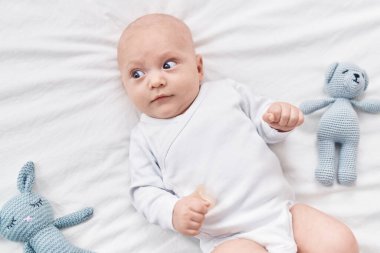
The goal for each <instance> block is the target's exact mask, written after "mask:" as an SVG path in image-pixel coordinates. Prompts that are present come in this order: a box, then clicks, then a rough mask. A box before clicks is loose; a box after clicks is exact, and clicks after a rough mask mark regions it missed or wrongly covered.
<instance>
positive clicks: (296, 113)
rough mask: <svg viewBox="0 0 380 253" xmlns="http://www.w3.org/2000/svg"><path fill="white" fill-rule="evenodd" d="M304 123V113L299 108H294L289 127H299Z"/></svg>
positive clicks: (292, 108)
mask: <svg viewBox="0 0 380 253" xmlns="http://www.w3.org/2000/svg"><path fill="white" fill-rule="evenodd" d="M303 121H304V117H303V113H302V112H301V111H300V110H299V109H298V108H297V107H294V106H292V107H291V112H290V118H289V121H288V125H287V126H288V127H292V128H294V127H297V126H299V125H301V124H302V123H303Z"/></svg>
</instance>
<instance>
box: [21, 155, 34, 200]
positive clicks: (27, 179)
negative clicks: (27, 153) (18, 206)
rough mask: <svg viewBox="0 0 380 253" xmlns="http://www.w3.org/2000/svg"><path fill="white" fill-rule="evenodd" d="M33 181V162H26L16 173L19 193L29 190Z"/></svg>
mask: <svg viewBox="0 0 380 253" xmlns="http://www.w3.org/2000/svg"><path fill="white" fill-rule="evenodd" d="M33 183H34V164H33V162H27V163H26V164H25V165H24V166H23V167H22V168H21V171H20V173H19V175H18V179H17V187H18V190H19V191H20V192H21V193H24V192H31V191H32V187H33Z"/></svg>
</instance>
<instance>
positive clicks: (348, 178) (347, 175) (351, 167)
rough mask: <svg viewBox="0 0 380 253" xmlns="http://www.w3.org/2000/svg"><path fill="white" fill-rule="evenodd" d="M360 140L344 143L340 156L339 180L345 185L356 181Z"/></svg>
mask: <svg viewBox="0 0 380 253" xmlns="http://www.w3.org/2000/svg"><path fill="white" fill-rule="evenodd" d="M357 150H358V142H348V143H344V144H342V148H341V150H340V156H339V168H338V182H339V183H340V184H343V185H352V184H353V183H355V181H356V177H357V173H356V155H357Z"/></svg>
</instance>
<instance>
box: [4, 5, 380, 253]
mask: <svg viewBox="0 0 380 253" xmlns="http://www.w3.org/2000/svg"><path fill="white" fill-rule="evenodd" d="M152 12H163V13H168V14H172V15H175V16H177V17H179V18H181V19H183V20H184V21H185V22H186V23H187V24H188V25H189V26H190V28H191V30H192V31H193V35H194V41H195V44H196V50H197V51H198V53H201V54H202V55H203V57H204V64H205V71H206V79H207V80H216V79H219V78H226V77H228V78H232V79H235V80H237V81H239V82H242V83H245V84H247V85H248V86H249V87H250V88H251V89H252V90H253V91H254V92H255V93H257V94H260V95H264V96H268V97H272V98H274V99H278V100H284V101H289V102H291V103H294V104H300V103H301V102H302V101H305V100H307V99H313V98H323V97H326V96H327V95H326V94H325V93H324V92H323V84H324V75H325V71H326V69H327V67H328V66H329V65H330V64H331V63H333V62H335V61H349V62H353V63H356V64H358V65H359V66H361V67H362V68H364V69H365V70H366V71H367V73H368V75H369V79H370V83H369V88H368V90H367V91H366V94H365V95H364V96H363V98H364V99H366V98H380V62H379V55H380V46H379V41H380V15H379V13H380V2H379V1H375V0H372V1H371V0H363V1H354V0H348V1H347V0H346V1H343V0H337V1H327V0H320V1H301V0H289V1H279V0H278V1H274V0H269V1H262V0H255V1H243V0H235V1H227V0H210V1H202V0H194V1H185V0H181V1H164V0H156V1H137V0H128V1H122V0H109V1H100V0H93V1H90V0H81V1H77V0H57V1H41V0H36V1H27V0H18V1H5V0H3V1H0V157H1V159H0V168H1V169H0V172H1V175H0V206H2V205H3V204H4V203H5V202H6V200H8V199H9V198H10V196H12V195H15V194H16V193H17V188H16V180H17V175H18V172H19V169H20V168H21V167H22V165H23V164H24V163H25V162H26V161H29V160H32V161H34V162H35V164H36V183H35V186H34V188H33V189H34V191H38V192H40V193H41V194H43V195H44V196H45V197H46V198H47V199H49V200H50V202H51V204H52V206H53V209H54V212H55V216H56V217H60V216H63V215H66V214H69V213H71V212H74V211H77V210H79V209H81V208H83V207H86V206H92V207H94V208H95V215H94V217H93V218H92V219H91V220H89V221H88V222H86V223H83V224H80V225H78V226H75V227H72V228H68V229H66V230H64V231H63V233H64V235H65V237H66V238H67V239H68V240H69V241H71V242H72V243H73V244H75V245H77V246H80V247H82V248H86V249H91V250H93V251H96V252H99V253H126V252H137V253H138V252H157V253H164V252H165V253H167V252H189V253H190V252H192V253H194V252H200V250H199V248H198V242H197V240H196V239H191V238H186V237H183V236H181V235H178V234H175V233H173V232H170V231H162V230H161V229H160V228H159V227H157V226H155V225H151V224H148V223H147V222H146V221H145V219H144V218H143V217H142V215H141V214H138V213H137V212H136V211H135V209H134V208H133V207H132V206H131V204H130V201H129V197H128V184H129V174H128V162H127V161H128V144H129V136H130V131H131V129H132V127H133V126H134V124H135V123H136V121H137V119H138V116H139V114H138V112H137V111H136V110H135V108H134V107H133V106H132V104H131V102H130V101H129V99H128V97H127V96H126V94H125V91H124V89H123V87H122V83H121V81H120V76H119V72H118V69H117V62H116V46H117V42H118V38H119V35H120V33H121V31H122V29H123V28H124V27H125V26H126V25H127V24H128V23H129V22H131V21H132V20H134V19H135V18H137V17H139V16H141V15H143V14H147V13H152ZM322 113H323V110H321V111H319V112H317V113H314V114H312V115H310V116H307V117H306V121H305V124H304V125H303V126H302V127H300V128H299V129H297V130H296V131H294V132H293V133H292V134H291V135H290V136H289V138H288V139H287V140H286V141H285V142H284V143H281V144H276V145H273V146H271V147H272V149H273V151H274V152H275V153H276V154H277V155H278V157H279V158H280V161H281V163H282V165H283V169H284V173H285V175H286V177H287V178H288V180H289V182H290V184H291V185H292V186H293V187H294V189H295V192H296V195H297V198H298V201H300V202H304V203H308V204H310V205H312V206H313V207H316V208H318V209H320V210H322V211H324V212H327V213H329V214H330V215H332V216H334V217H336V218H337V219H339V220H341V221H343V222H345V223H346V224H347V225H348V226H350V227H351V228H352V230H353V231H354V233H355V235H356V237H357V239H358V241H359V244H360V248H361V252H362V253H378V252H380V241H379V229H380V202H379V201H378V199H379V196H380V155H379V149H378V145H379V141H380V131H379V125H380V115H376V114H368V113H364V112H359V113H358V114H359V120H360V127H361V141H360V147H359V153H358V181H357V184H356V185H355V186H352V187H344V186H340V185H334V186H333V187H323V186H321V185H319V184H318V183H317V182H316V181H315V180H314V168H315V167H316V164H317V159H318V157H317V143H316V131H317V128H318V123H319V119H320V117H321V115H322ZM231 187H238V182H236V185H231ZM247 190H249V189H247ZM0 252H12V253H16V252H23V246H22V244H20V243H14V242H9V241H6V240H5V239H3V238H0Z"/></svg>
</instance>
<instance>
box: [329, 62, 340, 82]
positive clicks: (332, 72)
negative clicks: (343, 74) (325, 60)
mask: <svg viewBox="0 0 380 253" xmlns="http://www.w3.org/2000/svg"><path fill="white" fill-rule="evenodd" d="M338 65H339V63H337V62H335V63H333V64H331V65H330V66H329V68H328V69H327V72H326V84H328V83H330V81H331V78H332V77H333V76H334V73H335V70H336V68H337V67H338Z"/></svg>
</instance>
